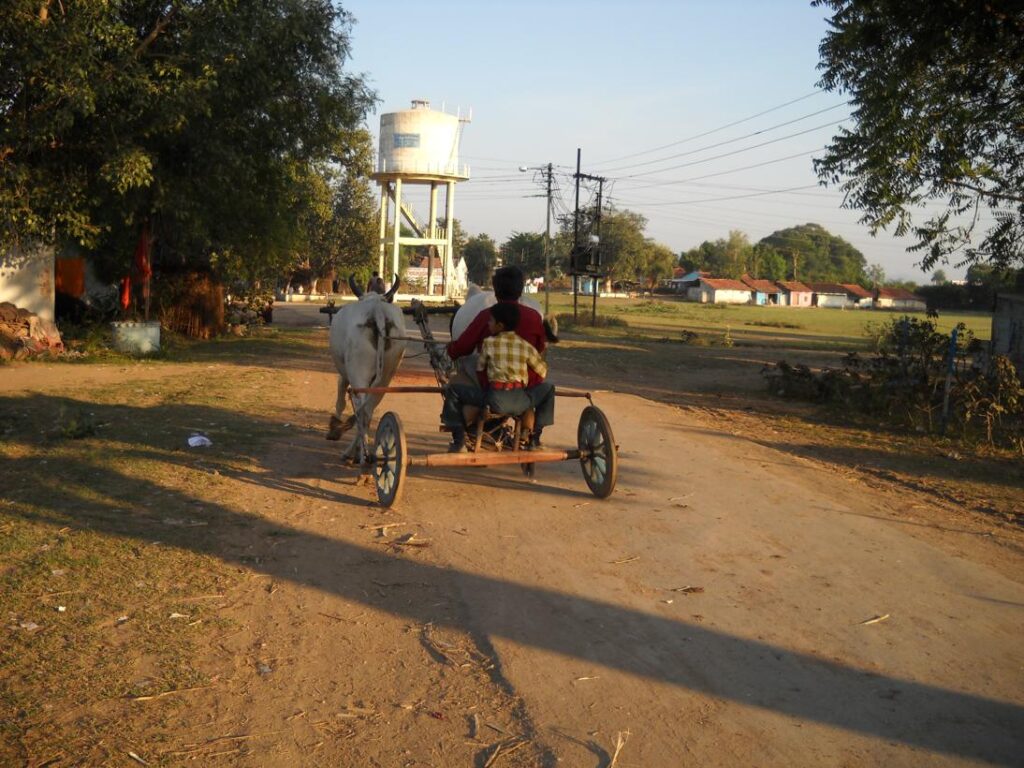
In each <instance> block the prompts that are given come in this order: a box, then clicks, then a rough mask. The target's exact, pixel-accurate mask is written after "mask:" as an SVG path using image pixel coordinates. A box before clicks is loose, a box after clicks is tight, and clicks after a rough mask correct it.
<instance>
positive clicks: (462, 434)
mask: <svg viewBox="0 0 1024 768" xmlns="http://www.w3.org/2000/svg"><path fill="white" fill-rule="evenodd" d="M465 452H466V430H464V429H455V430H452V442H451V444H450V445H449V446H448V453H465Z"/></svg>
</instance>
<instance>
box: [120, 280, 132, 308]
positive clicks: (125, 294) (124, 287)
mask: <svg viewBox="0 0 1024 768" xmlns="http://www.w3.org/2000/svg"><path fill="white" fill-rule="evenodd" d="M131 303H132V279H131V278H130V277H128V276H127V275H125V276H124V277H122V278H121V309H128V305H129V304H131Z"/></svg>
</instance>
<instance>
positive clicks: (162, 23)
mask: <svg viewBox="0 0 1024 768" xmlns="http://www.w3.org/2000/svg"><path fill="white" fill-rule="evenodd" d="M177 12H178V7H177V6H171V10H169V11H168V12H167V13H166V14H165V15H164V16H163V17H161V18H160V19H159V20H158V21H157V23H156V24H155V25H154V26H153V28H152V29H151V30H149V34H148V35H146V36H145V37H144V38H142V42H141V43H139V44H138V45H137V46H136V47H135V50H134V51H133V52H132V55H133V56H136V57H137V56H139V55H141V54H142V53H143V52H145V50H146V49H147V48H149V46H151V45H152V44H153V42H154V41H155V40H156V39H157V38H158V37H159V36H160V33H161V32H163V31H164V30H165V29H167V25H168V24H170V23H171V19H173V18H174V14H175V13H177Z"/></svg>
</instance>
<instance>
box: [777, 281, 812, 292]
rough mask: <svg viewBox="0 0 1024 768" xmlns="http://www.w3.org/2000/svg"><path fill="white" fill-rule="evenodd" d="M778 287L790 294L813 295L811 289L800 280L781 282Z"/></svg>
mask: <svg viewBox="0 0 1024 768" xmlns="http://www.w3.org/2000/svg"><path fill="white" fill-rule="evenodd" d="M778 286H779V287H780V288H782V289H783V290H786V291H789V292H790V293H811V289H810V288H808V287H807V286H806V285H804V284H803V283H801V282H800V281H799V280H779V281H778Z"/></svg>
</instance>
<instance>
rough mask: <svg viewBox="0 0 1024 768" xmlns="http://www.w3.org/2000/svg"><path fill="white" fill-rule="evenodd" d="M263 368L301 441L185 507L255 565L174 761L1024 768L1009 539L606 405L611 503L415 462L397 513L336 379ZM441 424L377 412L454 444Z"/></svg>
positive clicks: (1022, 695)
mask: <svg viewBox="0 0 1024 768" xmlns="http://www.w3.org/2000/svg"><path fill="white" fill-rule="evenodd" d="M421 362H422V361H421V360H411V361H409V362H408V363H407V365H406V366H405V367H404V369H403V370H404V371H406V375H407V376H413V377H415V375H416V373H417V371H422V370H423V368H422V365H421ZM183 368H184V369H188V366H184V367H183ZM19 370H33V369H32V368H26V369H11V370H9V371H6V372H5V375H6V374H7V373H14V374H17V373H18V371H19ZM34 370H36V371H39V370H42V369H41V368H35V369H34ZM95 370H102V369H95ZM167 370H168V372H169V373H168V375H171V373H172V372H173V373H174V375H182V370H181V369H179V367H177V366H175V367H173V368H171V367H168V369H167ZM274 371H275V373H274V376H275V378H274V386H273V388H272V390H268V395H267V396H268V397H272V398H274V400H275V402H276V403H277V404H278V405H279V407H280V416H281V418H282V420H284V421H287V422H288V423H289V424H291V425H293V427H292V428H293V434H292V436H290V437H288V438H287V439H284V440H281V441H278V442H276V443H275V444H274V445H273V446H272V447H271V449H270V450H269V452H268V454H267V455H266V456H265V457H264V458H263V459H262V461H261V463H260V466H259V467H258V468H254V470H253V471H252V472H244V473H238V474H237V475H235V476H222V477H218V478H217V479H216V485H215V486H211V488H209V489H206V490H197V492H196V493H197V496H198V497H199V498H201V499H204V500H205V503H207V504H211V505H212V504H216V505H217V506H218V507H219V509H220V510H221V512H222V514H224V515H226V516H229V517H234V518H236V519H237V523H238V524H237V525H234V526H224V527H221V528H219V529H218V532H219V533H220V535H219V536H218V538H216V539H215V540H210V541H208V542H205V543H204V544H203V545H202V547H203V549H204V551H205V552H213V553H216V554H217V556H218V557H221V558H223V559H224V560H225V561H227V562H230V563H234V564H236V565H237V566H238V567H239V568H240V569H242V571H243V573H244V575H245V579H244V580H243V586H242V587H240V588H239V589H238V590H236V591H235V593H233V594H231V595H229V596H228V597H227V599H225V601H224V603H223V605H222V607H221V613H222V615H223V616H224V617H225V618H226V619H230V620H231V622H233V625H235V626H238V627H239V629H238V631H234V632H232V633H231V634H229V635H227V636H225V637H224V638H223V640H222V641H220V642H218V644H217V646H216V647H211V648H210V649H209V654H208V657H207V658H205V659H204V660H203V661H202V664H203V666H204V669H205V671H206V672H207V673H208V674H209V675H210V676H211V677H212V679H214V680H216V681H218V684H217V685H216V686H213V687H211V688H210V689H208V690H202V691H198V692H197V694H196V696H195V697H194V698H193V699H191V700H190V703H189V705H188V706H187V707H184V708H181V709H177V710H173V714H172V715H171V716H172V717H174V718H175V719H176V721H177V723H178V726H179V727H180V729H181V731H182V732H183V733H187V734H188V738H187V740H188V742H189V743H209V740H210V739H215V738H219V737H221V735H222V734H225V733H239V732H241V731H240V729H244V733H246V734H251V736H247V737H246V739H247V740H246V741H245V742H244V743H240V742H234V745H235V747H237V748H234V749H231V750H225V752H224V754H223V755H221V756H218V757H216V758H215V760H211V762H216V761H220V762H221V763H222V764H238V765H254V766H255V765H275V766H280V765H314V764H315V765H377V766H428V765H429V766H453V765H477V766H480V765H494V766H497V768H504V766H528V765H544V766H553V765H555V764H558V765H566V766H610V765H612V764H614V765H616V766H622V767H625V766H631V767H633V768H656V767H660V766H666V767H667V766H682V765H705V766H733V765H761V766H791V765H843V766H865V765H879V766H882V765H884V766H893V765H964V764H979V765H981V764H994V765H1021V764H1024V645H1022V643H1021V637H1022V629H1024V568H1022V567H1021V561H1020V557H1019V555H1018V554H1017V552H1016V551H1014V550H1011V549H1008V548H1005V547H1001V546H1000V541H999V535H998V534H996V535H988V536H986V535H984V532H980V531H979V530H976V529H970V528H963V527H958V526H942V525H938V524H935V522H934V521H933V520H932V519H931V518H929V517H928V515H927V510H915V509H908V508H906V507H904V506H901V505H900V503H899V501H898V499H897V500H895V503H894V498H893V497H892V496H891V495H886V494H881V493H876V492H874V491H873V490H872V489H870V488H866V487H864V486H863V485H854V484H851V483H848V482H847V481H845V480H844V479H843V478H842V477H839V476H837V475H836V474H834V473H830V472H826V471H824V470H821V469H819V468H815V467H814V466H811V465H810V464H809V463H807V462H805V461H802V460H800V459H798V458H795V457H793V456H791V455H789V454H786V453H783V452H780V451H775V450H772V449H770V448H766V447H763V446H761V445H757V444H755V443H753V442H752V441H750V440H749V439H747V437H746V436H744V435H743V434H733V430H731V429H730V425H729V424H720V425H718V428H710V427H709V425H708V424H707V423H706V422H705V421H698V420H697V419H696V418H695V417H693V416H692V415H688V414H687V413H685V412H684V411H682V410H680V409H678V408H674V407H670V406H666V405H661V404H658V403H654V402H651V401H648V400H645V399H642V398H639V397H636V396H631V395H625V394H615V393H610V392H602V393H598V394H597V395H596V402H597V404H598V405H599V406H600V407H601V408H602V409H604V410H605V412H606V413H607V414H608V416H609V418H610V420H611V423H612V425H613V428H614V429H615V432H616V438H617V441H618V442H619V444H620V445H621V453H620V456H621V461H622V464H621V468H620V481H619V486H618V490H617V492H616V493H615V495H614V496H613V497H612V498H611V499H609V500H607V501H603V502H602V501H597V500H596V499H594V498H593V497H591V496H590V495H589V493H588V492H587V490H586V486H585V485H584V483H583V479H582V476H581V475H580V472H579V467H578V466H577V465H573V464H570V463H565V464H559V465H546V466H542V467H540V468H539V469H538V474H537V482H536V483H534V484H529V483H527V482H525V481H524V480H523V478H522V476H521V474H520V472H519V470H518V468H516V467H509V468H495V469H486V470H472V469H466V470H443V471H442V470H427V469H422V470H412V471H411V473H410V477H409V480H408V486H407V488H406V491H405V496H404V501H403V502H402V503H401V505H400V506H398V507H397V508H396V509H394V510H390V511H386V510H382V509H380V508H379V507H377V506H376V505H375V504H374V503H373V501H372V500H373V491H372V488H370V487H366V486H359V485H356V484H355V476H354V474H353V473H352V472H351V471H350V470H348V469H345V468H343V467H342V466H340V464H339V463H338V460H337V454H338V448H337V445H336V444H330V443H327V442H326V441H324V440H323V431H322V429H323V423H324V422H325V420H326V413H327V411H328V410H329V408H330V407H331V401H332V396H333V395H332V393H333V377H332V375H331V374H330V372H329V370H328V367H327V363H326V360H325V361H324V363H323V365H318V364H314V365H312V366H307V365H303V366H298V367H291V366H287V365H275V366H274ZM91 375H93V376H94V378H95V379H97V380H99V379H101V378H102V376H96V375H95V374H91ZM147 375H148V374H147ZM185 375H191V376H205V375H210V376H215V375H224V370H222V369H220V368H219V367H217V366H196V367H195V370H192V371H188V370H186V371H185ZM26 377H27V374H26ZM555 380H556V382H557V375H556V378H555ZM97 385H98V384H97ZM83 386H86V387H87V386H89V382H88V381H86V382H85V383H83ZM17 387H18V382H17V378H16V377H15V378H11V377H8V378H7V383H6V386H5V389H8V390H9V391H11V390H14V391H16V390H17ZM439 405H440V404H439V402H438V401H436V399H435V398H434V397H433V396H429V395H411V396H392V397H389V398H387V399H386V400H385V402H384V405H383V407H382V409H381V411H379V412H378V415H379V414H380V413H382V412H383V411H384V410H394V411H396V412H398V413H399V414H401V417H402V419H403V421H404V422H405V427H406V430H407V432H408V433H409V436H410V450H411V451H413V452H418V451H425V450H441V449H442V446H443V443H444V436H443V435H440V434H439V433H438V432H437V415H438V411H439ZM581 408H582V402H581V401H576V400H563V401H559V403H558V411H557V421H558V423H557V425H556V426H555V428H553V429H551V430H548V431H547V432H546V433H545V440H546V442H547V443H548V444H549V445H551V446H560V445H572V444H573V443H574V441H575V428H576V420H577V418H578V415H579V411H580V410H581ZM758 437H759V438H762V439H763V437H764V436H758ZM385 524H387V525H388V526H389V527H387V528H384V529H381V528H379V526H382V525H385ZM409 533H412V534H415V538H414V539H412V542H413V544H415V543H422V544H424V545H425V546H409V542H405V543H404V544H402V543H399V542H398V539H399V538H400V537H401V536H402V535H403V534H409ZM154 535H157V534H154ZM160 535H163V533H162V532H161V533H160ZM872 619H876V620H875V621H873V622H872V621H871V620H872ZM236 738H237V737H236ZM617 739H619V740H620V741H619V742H618V743H619V744H620V746H621V744H622V741H621V740H624V746H621V749H620V752H619V754H618V755H617V756H616V754H615V753H616V743H617ZM181 752H182V754H184V755H187V753H188V750H187V749H186V750H181ZM181 759H183V760H184V759H187V757H182V758H181ZM490 760H493V762H488V761H490ZM169 762H170V763H171V764H173V763H174V760H170V761H169ZM126 764H128V763H126Z"/></svg>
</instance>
